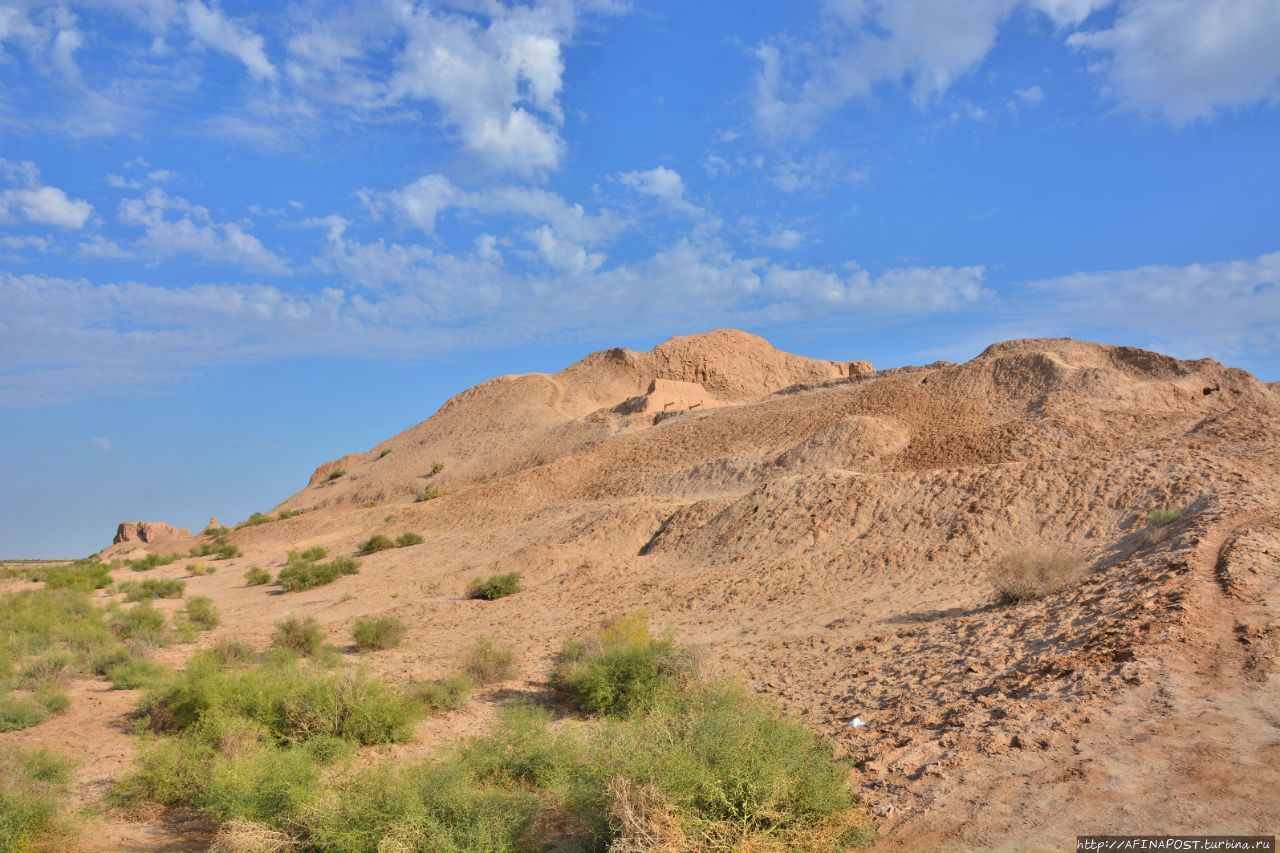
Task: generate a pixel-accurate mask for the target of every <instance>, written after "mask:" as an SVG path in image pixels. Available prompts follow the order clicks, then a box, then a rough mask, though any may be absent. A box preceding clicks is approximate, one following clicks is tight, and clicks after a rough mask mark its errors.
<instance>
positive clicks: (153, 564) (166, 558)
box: [124, 554, 178, 572]
mask: <svg viewBox="0 0 1280 853" xmlns="http://www.w3.org/2000/svg"><path fill="white" fill-rule="evenodd" d="M177 559H178V555H177V554H147V555H146V556H145V557H140V558H138V559H137V560H125V561H124V564H125V565H126V566H128V567H129V568H131V569H133V570H134V571H135V572H145V571H149V570H151V569H155V568H159V567H160V566H167V565H169V564H170V563H172V562H175V561H176V560H177Z"/></svg>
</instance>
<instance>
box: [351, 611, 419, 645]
mask: <svg viewBox="0 0 1280 853" xmlns="http://www.w3.org/2000/svg"><path fill="white" fill-rule="evenodd" d="M406 631H407V629H406V628H405V626H404V623H403V622H401V621H400V620H399V619H397V618H395V617H394V616H377V617H373V616H370V617H365V618H363V619H357V620H356V624H355V627H354V628H352V630H351V637H352V639H353V640H355V644H356V649H357V650H358V651H362V652H369V651H380V650H383V649H394V648H396V647H397V646H399V645H400V643H401V642H402V641H403V640H404V635H405V633H406Z"/></svg>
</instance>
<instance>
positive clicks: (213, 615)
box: [180, 595, 220, 631]
mask: <svg viewBox="0 0 1280 853" xmlns="http://www.w3.org/2000/svg"><path fill="white" fill-rule="evenodd" d="M180 613H181V618H182V619H183V620H184V621H186V622H187V623H188V624H190V625H194V626H195V627H196V628H197V629H198V630H201V631H209V630H211V629H213V628H216V627H218V622H219V621H220V619H219V616H218V608H216V607H214V605H213V599H212V598H209V597H208V596H204V595H193V596H191V597H190V598H188V599H187V603H186V606H184V607H183V608H182V610H181V611H180Z"/></svg>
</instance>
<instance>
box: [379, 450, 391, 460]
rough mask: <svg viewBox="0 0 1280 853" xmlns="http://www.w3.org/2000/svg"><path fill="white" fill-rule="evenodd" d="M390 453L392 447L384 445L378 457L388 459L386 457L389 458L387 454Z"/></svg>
mask: <svg viewBox="0 0 1280 853" xmlns="http://www.w3.org/2000/svg"><path fill="white" fill-rule="evenodd" d="M390 453H391V448H390V447H384V448H382V450H381V451H380V452H379V453H378V458H379V459H386V458H387V456H389V455H390Z"/></svg>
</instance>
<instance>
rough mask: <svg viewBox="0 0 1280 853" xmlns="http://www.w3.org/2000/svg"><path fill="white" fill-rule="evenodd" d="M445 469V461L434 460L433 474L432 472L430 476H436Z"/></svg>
mask: <svg viewBox="0 0 1280 853" xmlns="http://www.w3.org/2000/svg"><path fill="white" fill-rule="evenodd" d="M443 470H444V463H443V462H432V463H431V474H430V475H429V476H432V477H434V476H436V475H437V474H439V473H440V472H441V471H443Z"/></svg>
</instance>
